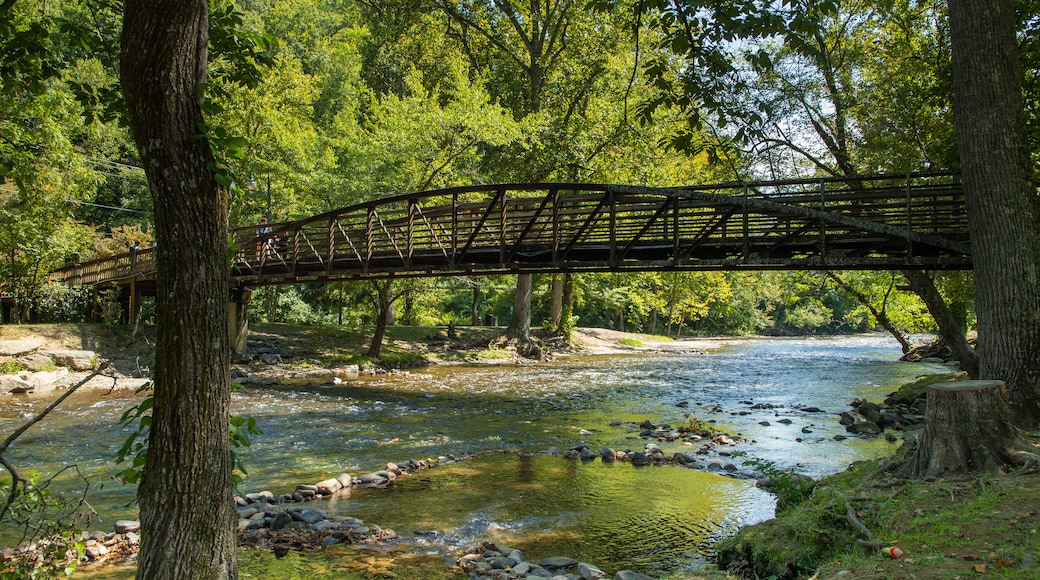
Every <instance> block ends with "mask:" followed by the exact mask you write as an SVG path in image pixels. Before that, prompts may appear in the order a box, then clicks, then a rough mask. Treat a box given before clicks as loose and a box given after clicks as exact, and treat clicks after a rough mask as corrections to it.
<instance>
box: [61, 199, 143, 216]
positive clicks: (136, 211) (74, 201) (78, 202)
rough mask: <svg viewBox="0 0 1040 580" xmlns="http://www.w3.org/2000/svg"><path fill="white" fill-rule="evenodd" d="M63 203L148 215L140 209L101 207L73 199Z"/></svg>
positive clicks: (98, 204) (100, 205)
mask: <svg viewBox="0 0 1040 580" xmlns="http://www.w3.org/2000/svg"><path fill="white" fill-rule="evenodd" d="M65 201H67V202H69V203H74V204H77V205H89V206H91V207H100V208H102V209H110V210H113V211H128V212H130V213H148V212H146V211H144V210H140V209H130V208H128V207H116V206H113V205H102V204H100V203H90V202H89V201H77V200H75V199H66V200H65Z"/></svg>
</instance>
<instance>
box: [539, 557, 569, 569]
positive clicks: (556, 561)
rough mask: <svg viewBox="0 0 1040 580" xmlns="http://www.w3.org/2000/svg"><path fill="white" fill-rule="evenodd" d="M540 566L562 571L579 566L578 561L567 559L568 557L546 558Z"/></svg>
mask: <svg viewBox="0 0 1040 580" xmlns="http://www.w3.org/2000/svg"><path fill="white" fill-rule="evenodd" d="M538 565H539V566H541V567H542V568H549V569H554V568H555V569H560V568H570V567H572V566H577V565H578V561H577V560H575V559H574V558H566V557H563V556H553V557H551V558H546V559H544V560H542V561H541V562H539V563H538Z"/></svg>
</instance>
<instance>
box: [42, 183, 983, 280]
mask: <svg viewBox="0 0 1040 580" xmlns="http://www.w3.org/2000/svg"><path fill="white" fill-rule="evenodd" d="M270 227H271V231H270V232H269V233H263V234H260V235H258V234H257V226H255V225H251V226H246V227H240V228H234V229H233V230H232V247H231V251H232V253H233V258H232V263H231V277H230V280H229V281H228V283H229V286H230V287H236V288H242V287H250V286H263V285H272V284H296V283H306V282H325V281H337V280H366V279H367V280H371V279H383V278H397V277H416V276H452V275H483V274H519V273H539V272H546V273H562V272H629V271H650V270H655V271H662V270H664V271H667V270H769V269H787V270H830V269H836V270H847V269H872V270H886V269H905V268H916V269H929V270H930V269H970V268H971V266H972V261H971V248H970V243H969V238H968V219H967V210H966V207H965V202H964V194H963V191H962V188H961V185H960V182H959V180H958V179H957V177H956V176H955V175H952V174H949V173H911V174H903V175H872V176H862V177H845V178H828V179H807V180H783V181H760V182H746V183H724V184H715V185H698V186H689V187H672V188H652V187H639V186H629V185H605V184H587V183H533V184H499V185H475V186H468V187H454V188H449V189H441V190H435V191H428V192H422V193H413V194H408V195H399V196H395V197H388V198H384V199H377V200H373V201H369V202H366V203H362V204H358V205H352V206H349V207H344V208H341V209H337V210H333V211H330V212H327V213H323V214H320V215H316V216H313V217H309V218H305V219H301V220H297V221H292V222H284V223H277V224H270ZM155 272H156V268H155V263H154V253H153V251H152V250H151V249H144V250H141V251H138V252H132V253H126V254H120V255H116V256H111V257H107V258H101V259H98V260H93V261H89V262H85V263H82V264H77V265H74V266H70V267H67V268H63V269H61V270H58V271H56V272H55V273H54V274H53V275H52V279H53V280H57V281H61V282H64V283H66V284H69V285H94V286H102V287H103V286H113V285H118V286H123V287H126V286H129V285H131V284H148V283H149V282H150V283H152V284H154V282H155Z"/></svg>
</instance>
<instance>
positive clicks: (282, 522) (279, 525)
mask: <svg viewBox="0 0 1040 580" xmlns="http://www.w3.org/2000/svg"><path fill="white" fill-rule="evenodd" d="M292 521H293V518H292V516H291V515H289V513H288V512H280V513H278V514H276V515H275V516H274V518H273V519H272V520H271V529H272V530H281V529H283V528H285V526H287V525H289V524H290V523H292Z"/></svg>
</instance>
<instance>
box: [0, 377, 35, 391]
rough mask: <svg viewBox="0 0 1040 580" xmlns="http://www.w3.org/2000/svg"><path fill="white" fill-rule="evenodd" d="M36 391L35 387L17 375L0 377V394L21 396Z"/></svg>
mask: <svg viewBox="0 0 1040 580" xmlns="http://www.w3.org/2000/svg"><path fill="white" fill-rule="evenodd" d="M34 390H36V386H35V385H33V384H32V383H30V382H29V381H27V380H25V379H23V378H22V377H19V376H18V375H4V376H2V377H0V392H7V393H12V394H15V395H22V394H25V393H31V392H33V391H34Z"/></svg>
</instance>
